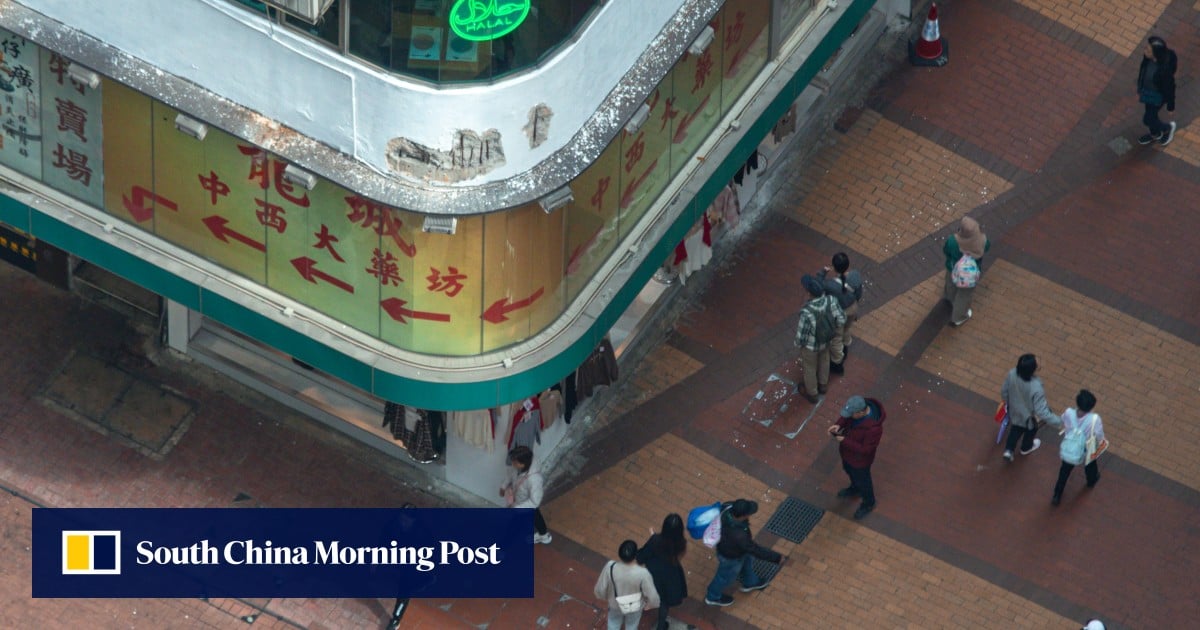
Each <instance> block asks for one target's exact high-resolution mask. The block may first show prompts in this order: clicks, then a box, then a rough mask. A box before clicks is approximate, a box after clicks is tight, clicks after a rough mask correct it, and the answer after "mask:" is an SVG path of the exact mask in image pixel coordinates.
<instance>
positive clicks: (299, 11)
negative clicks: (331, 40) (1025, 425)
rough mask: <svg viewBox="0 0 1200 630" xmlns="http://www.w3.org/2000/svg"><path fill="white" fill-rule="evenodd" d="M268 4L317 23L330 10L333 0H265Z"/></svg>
mask: <svg viewBox="0 0 1200 630" xmlns="http://www.w3.org/2000/svg"><path fill="white" fill-rule="evenodd" d="M263 2H264V3H266V4H267V5H268V6H272V7H275V8H276V9H279V10H280V11H283V12H285V13H288V14H290V15H294V16H296V17H298V18H300V19H301V20H304V21H305V22H308V23H309V24H316V23H317V22H319V21H320V20H321V16H322V15H324V14H325V12H326V11H328V10H329V5H331V4H333V0H263Z"/></svg>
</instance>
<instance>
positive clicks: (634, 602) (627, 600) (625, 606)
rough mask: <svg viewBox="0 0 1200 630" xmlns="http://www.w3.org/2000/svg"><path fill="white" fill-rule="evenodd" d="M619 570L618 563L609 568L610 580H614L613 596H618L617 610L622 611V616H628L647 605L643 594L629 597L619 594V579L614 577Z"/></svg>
mask: <svg viewBox="0 0 1200 630" xmlns="http://www.w3.org/2000/svg"><path fill="white" fill-rule="evenodd" d="M616 568H617V563H616V562H614V563H612V564H611V565H609V567H608V579H609V580H612V587H613V595H615V596H616V600H617V608H620V609H621V614H623V615H628V614H629V613H635V612H637V611H639V610H641V609H642V605H643V604H644V603H645V602H644V600H643V599H642V592H641V591H638V592H636V593H631V594H629V595H620V594H618V593H617V579H616V578H615V577H613V571H615V570H616Z"/></svg>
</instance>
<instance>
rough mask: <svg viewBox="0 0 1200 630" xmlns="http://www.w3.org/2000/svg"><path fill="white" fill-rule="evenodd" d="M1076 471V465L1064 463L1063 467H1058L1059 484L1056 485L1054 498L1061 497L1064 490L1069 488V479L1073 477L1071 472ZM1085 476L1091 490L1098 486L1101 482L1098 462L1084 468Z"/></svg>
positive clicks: (1094, 461)
mask: <svg viewBox="0 0 1200 630" xmlns="http://www.w3.org/2000/svg"><path fill="white" fill-rule="evenodd" d="M1072 470H1075V464H1068V463H1067V462H1063V463H1062V466H1059V467H1058V483H1056V484H1054V496H1056V497H1061V496H1062V493H1063V489H1064V488H1066V487H1067V479H1068V478H1070V477H1071V471H1072ZM1083 475H1084V477H1086V478H1087V485H1088V487H1089V488H1091V487H1092V486H1094V485H1096V482H1097V481H1100V467H1099V466H1097V465H1096V460H1092V463H1090V464H1088V465H1086V466H1084V467H1083Z"/></svg>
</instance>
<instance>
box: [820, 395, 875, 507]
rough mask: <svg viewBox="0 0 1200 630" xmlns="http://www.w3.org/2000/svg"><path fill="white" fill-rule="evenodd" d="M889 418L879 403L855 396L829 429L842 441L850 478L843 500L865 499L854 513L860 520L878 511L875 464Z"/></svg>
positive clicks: (842, 452) (843, 491)
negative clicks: (874, 480)
mask: <svg viewBox="0 0 1200 630" xmlns="http://www.w3.org/2000/svg"><path fill="white" fill-rule="evenodd" d="M886 418H887V413H885V412H884V410H883V404H882V403H880V402H879V401H878V400H876V399H874V398H863V397H862V396H851V397H850V400H847V401H846V406H845V407H842V413H841V417H839V418H838V421H837V422H836V423H834V424H833V425H832V426H830V427H829V434H830V435H832V436H834V437H835V438H837V441H838V452H839V453H840V454H841V456H842V469H843V470H845V471H846V475H847V476H849V477H850V486H849V487H847V488H844V489H842V490H840V491H838V493H837V495H838V496H839V497H842V498H849V497H857V496H861V497H862V504H860V505H859V506H858V509H857V510H855V511H854V518H855V519H856V520H857V519H860V518H862V517H864V516H866V515H867V514H870V513H871V510H873V509H875V485H874V484H873V483H872V482H871V464H872V463H873V462H874V461H875V449H877V448H879V439H880V438H882V437H883V421H884V420H885V419H886Z"/></svg>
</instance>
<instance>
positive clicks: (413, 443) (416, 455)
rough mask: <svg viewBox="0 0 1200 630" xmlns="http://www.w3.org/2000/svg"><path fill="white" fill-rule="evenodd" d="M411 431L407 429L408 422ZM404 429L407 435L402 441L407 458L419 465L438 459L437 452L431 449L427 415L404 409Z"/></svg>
mask: <svg viewBox="0 0 1200 630" xmlns="http://www.w3.org/2000/svg"><path fill="white" fill-rule="evenodd" d="M410 420H411V421H412V429H411V430H410V429H407V427H408V423H409V421H410ZM404 421H405V427H406V431H407V433H408V435H406V439H405V440H404V444H405V446H406V447H407V448H408V456H409V457H411V458H412V459H413V461H415V462H417V463H419V464H428V463H430V462H433V461H434V460H436V459H437V458H438V452H437V450H435V449H434V448H433V427H432V426H431V424H430V422H429V416H428V413H427V412H425V411H423V410H421V409H415V408H413V407H406V408H405V414H404Z"/></svg>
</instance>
